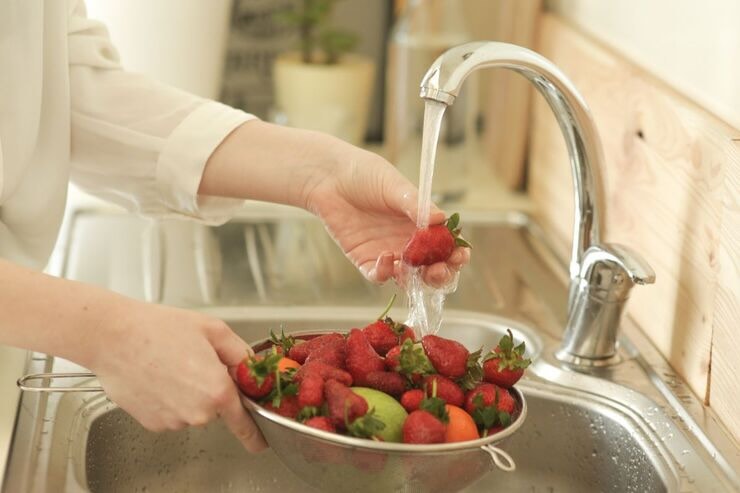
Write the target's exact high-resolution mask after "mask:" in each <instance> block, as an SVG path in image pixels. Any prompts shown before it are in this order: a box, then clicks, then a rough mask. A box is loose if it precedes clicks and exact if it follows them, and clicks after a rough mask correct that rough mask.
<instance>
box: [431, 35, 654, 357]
mask: <svg viewBox="0 0 740 493" xmlns="http://www.w3.org/2000/svg"><path fill="white" fill-rule="evenodd" d="M488 67H493V68H495V67H501V68H507V69H511V70H514V71H515V72H519V73H520V74H522V75H523V76H524V77H526V78H527V79H528V80H529V81H530V82H532V83H533V84H534V85H535V87H536V88H537V89H538V90H539V92H540V93H541V94H542V95H543V96H544V97H545V99H546V100H547V103H548V104H549V105H550V108H551V109H552V110H553V112H554V113H555V117H556V119H557V121H558V125H560V129H561V131H562V132H563V137H564V138H565V142H566V145H567V147H568V155H569V158H570V168H571V173H572V177H573V188H574V192H575V208H574V210H575V214H574V218H573V245H572V248H571V254H570V264H569V275H570V287H569V296H568V322H567V324H566V327H565V334H564V336H563V343H562V345H561V347H560V350H559V351H558V352H557V355H556V356H557V357H558V359H560V360H561V361H565V362H567V363H569V364H572V365H577V366H600V365H608V364H611V363H613V362H615V361H617V360H618V353H617V336H618V332H619V323H620V318H621V314H622V311H623V309H624V305H625V304H626V302H627V299H628V297H629V291H630V289H631V288H632V286H634V285H635V284H649V283H653V282H655V273H654V272H653V270H652V269H651V268H650V266H649V265H648V264H647V262H645V260H643V259H642V257H641V256H640V255H638V254H637V253H635V252H634V251H632V250H631V249H629V248H627V247H625V246H623V245H615V244H604V243H602V242H601V234H600V221H601V216H600V214H601V209H602V205H601V195H602V184H601V175H600V170H601V166H602V163H603V162H604V159H603V153H602V150H601V141H600V140H599V135H598V133H597V131H596V127H595V125H594V121H593V118H592V117H591V113H590V111H589V109H588V106H587V105H586V102H585V101H584V100H583V97H581V95H580V94H579V93H578V91H577V90H576V88H575V87H574V86H573V84H572V83H571V82H570V81H569V80H568V78H567V77H566V76H565V75H564V74H563V73H562V72H561V71H560V70H559V69H558V68H557V67H556V66H555V65H554V64H553V63H552V62H550V61H549V60H547V59H546V58H544V57H542V56H541V55H539V54H537V53H535V52H533V51H531V50H528V49H526V48H522V47H520V46H516V45H511V44H507V43H496V42H488V41H482V42H473V43H467V44H464V45H460V46H457V47H454V48H451V49H449V50H447V51H446V52H445V53H443V54H442V55H441V56H440V57H439V58H437V60H435V61H434V63H433V64H432V66H431V67H430V68H429V70H428V71H427V73H426V74H425V75H424V78H423V79H422V82H421V93H420V95H421V97H422V98H424V99H428V100H433V101H438V102H440V103H444V104H446V105H448V106H449V105H451V104H453V103H454V102H455V98H456V97H457V95H458V93H459V92H460V89H461V87H462V84H463V82H464V81H465V78H466V77H467V76H468V75H470V74H471V73H472V72H474V71H476V70H478V69H482V68H488Z"/></svg>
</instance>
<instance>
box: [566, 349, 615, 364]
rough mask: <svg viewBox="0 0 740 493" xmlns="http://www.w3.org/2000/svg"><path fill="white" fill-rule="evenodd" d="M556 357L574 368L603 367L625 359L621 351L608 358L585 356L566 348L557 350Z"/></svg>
mask: <svg viewBox="0 0 740 493" xmlns="http://www.w3.org/2000/svg"><path fill="white" fill-rule="evenodd" d="M555 358H557V359H558V361H561V362H563V363H565V364H566V365H568V366H570V367H573V368H603V367H605V366H613V365H616V364H619V363H621V362H622V361H623V360H624V358H622V356H620V355H619V353H617V354H615V355H613V356H610V357H608V358H584V357H582V356H576V355H575V354H571V353H569V352H568V351H566V350H565V349H560V350H559V351H557V352H556V353H555Z"/></svg>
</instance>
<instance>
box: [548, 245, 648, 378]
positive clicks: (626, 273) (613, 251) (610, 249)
mask: <svg viewBox="0 0 740 493" xmlns="http://www.w3.org/2000/svg"><path fill="white" fill-rule="evenodd" d="M653 282H655V272H654V271H653V269H652V268H651V267H650V265H649V264H648V263H647V262H646V261H645V260H644V259H643V258H642V257H641V256H640V255H639V254H638V253H636V252H635V251H633V250H632V249H631V248H628V247H626V246H624V245H616V244H600V245H594V246H591V247H589V248H588V249H587V250H586V251H585V252H584V253H583V256H582V257H581V268H580V271H579V275H578V279H577V280H576V282H575V283H574V284H573V285H572V286H571V299H570V313H569V314H568V323H567V325H566V329H565V334H564V337H563V345H562V347H561V349H560V351H558V353H557V357H558V359H560V360H562V361H566V362H569V363H575V364H577V365H578V366H594V365H596V366H600V365H608V364H611V363H613V362H615V361H618V359H619V357H618V355H617V337H618V334H619V324H620V320H621V318H622V311H623V310H624V306H625V304H626V303H627V299H628V298H629V292H630V290H631V289H632V287H633V286H634V285H635V284H651V283H653Z"/></svg>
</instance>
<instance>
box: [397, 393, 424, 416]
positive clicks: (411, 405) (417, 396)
mask: <svg viewBox="0 0 740 493" xmlns="http://www.w3.org/2000/svg"><path fill="white" fill-rule="evenodd" d="M423 400H424V391H423V390H421V389H411V390H407V391H406V392H404V393H403V395H402V396H401V405H402V406H403V408H404V409H405V410H406V412H409V413H411V412H414V411H416V410H417V409H419V405H420V404H421V401H423Z"/></svg>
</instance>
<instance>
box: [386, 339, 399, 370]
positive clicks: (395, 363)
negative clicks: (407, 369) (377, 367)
mask: <svg viewBox="0 0 740 493" xmlns="http://www.w3.org/2000/svg"><path fill="white" fill-rule="evenodd" d="M400 357H401V346H400V345H398V346H393V347H392V348H391V349H390V350H388V352H387V353H386V354H385V367H386V368H388V371H399V370H400V369H401V365H400V362H399V359H400Z"/></svg>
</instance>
